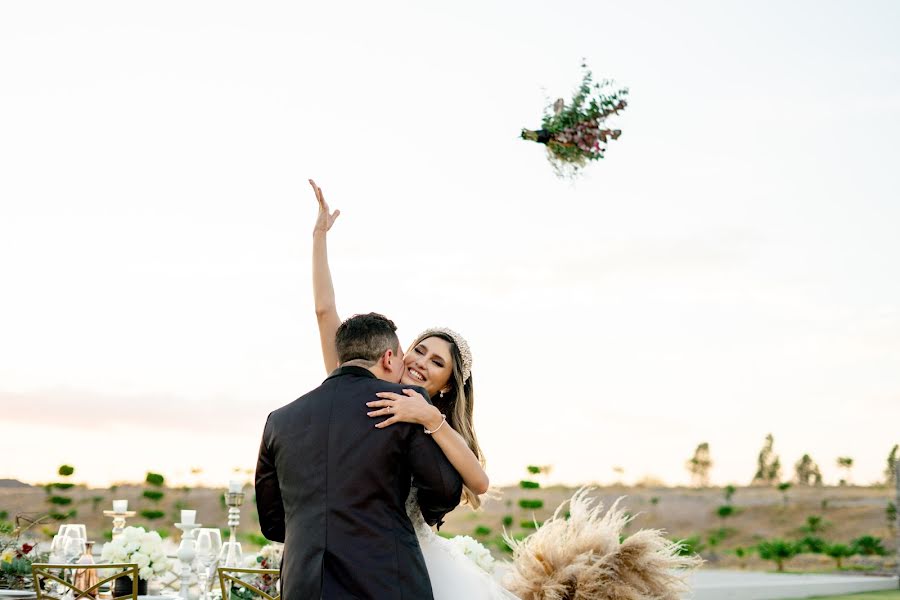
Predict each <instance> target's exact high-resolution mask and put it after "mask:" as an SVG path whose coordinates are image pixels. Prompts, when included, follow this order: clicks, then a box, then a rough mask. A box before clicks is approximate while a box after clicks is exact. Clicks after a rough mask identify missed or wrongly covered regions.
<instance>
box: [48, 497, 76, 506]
mask: <svg viewBox="0 0 900 600" xmlns="http://www.w3.org/2000/svg"><path fill="white" fill-rule="evenodd" d="M50 504H55V505H57V506H68V505H69V504H72V499H71V498H66V497H65V496H50Z"/></svg>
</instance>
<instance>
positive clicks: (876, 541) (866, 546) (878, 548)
mask: <svg viewBox="0 0 900 600" xmlns="http://www.w3.org/2000/svg"><path fill="white" fill-rule="evenodd" d="M850 547H851V548H852V549H853V552H854V553H855V554H862V555H863V556H886V555H887V550H885V549H884V546H882V545H881V538H877V537H875V536H871V535H864V536H862V537H858V538H856V539H855V540H853V541H852V542H850Z"/></svg>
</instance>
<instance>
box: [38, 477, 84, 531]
mask: <svg viewBox="0 0 900 600" xmlns="http://www.w3.org/2000/svg"><path fill="white" fill-rule="evenodd" d="M57 473H59V476H60V477H64V478H65V479H66V481H57V482H56V483H50V484H47V485H46V486H45V487H44V489H45V490H46V491H47V502H49V503H50V504H51V508H50V517H51V518H53V519H55V520H57V521H63V520H65V519H71V518H73V517H75V516H77V515H78V511H77V510H75V509H74V508H72V509H69V510H67V511H66V512H62V511H63V510H64V509H63V507H66V506H69V505H70V504H72V497H71V496H68V495H66V493H65V492H66V490H70V489H72V488H73V487H75V484H74V483H72V482H71V480H69V478H70V477H72V475H73V474H74V473H75V467H73V466H71V465H61V466H60V467H59V469H58V470H57ZM53 490H58V491H57V492H56V493H54V491H53Z"/></svg>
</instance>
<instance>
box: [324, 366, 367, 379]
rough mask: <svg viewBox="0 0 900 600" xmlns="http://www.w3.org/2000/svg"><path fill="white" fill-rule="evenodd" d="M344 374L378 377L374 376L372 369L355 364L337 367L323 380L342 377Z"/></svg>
mask: <svg viewBox="0 0 900 600" xmlns="http://www.w3.org/2000/svg"><path fill="white" fill-rule="evenodd" d="M344 375H356V376H357V377H369V378H371V379H378V378H377V377H375V374H374V373H372V371H370V370H368V369H366V368H364V367H356V366H352V365H351V366H348V367H338V368H337V369H335V370H334V371H332V372H331V375H329V376H328V377H327V378H325V381H328V380H329V379H334V378H335V377H343V376H344Z"/></svg>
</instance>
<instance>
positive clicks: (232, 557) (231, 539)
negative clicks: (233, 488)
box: [222, 492, 244, 567]
mask: <svg viewBox="0 0 900 600" xmlns="http://www.w3.org/2000/svg"><path fill="white" fill-rule="evenodd" d="M225 504H226V505H227V506H228V527H229V528H230V534H229V535H228V541H227V542H225V544H224V545H223V546H222V556H223V557H224V558H225V560H224V565H225V566H226V567H240V566H241V562H242V561H243V558H244V553H243V551H242V550H241V543H240V542H239V541H237V528H238V525H240V523H241V506H243V504H244V492H227V493H226V494H225Z"/></svg>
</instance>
